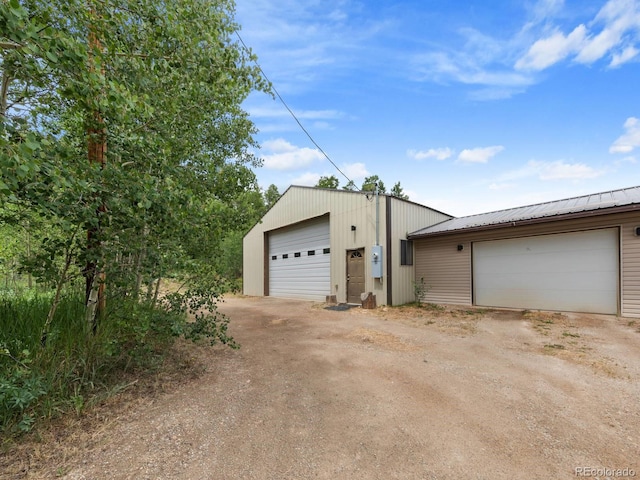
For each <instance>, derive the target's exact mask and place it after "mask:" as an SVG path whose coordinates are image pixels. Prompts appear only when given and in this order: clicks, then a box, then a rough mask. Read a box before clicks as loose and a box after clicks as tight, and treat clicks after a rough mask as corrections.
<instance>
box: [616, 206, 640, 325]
mask: <svg viewBox="0 0 640 480" xmlns="http://www.w3.org/2000/svg"><path fill="white" fill-rule="evenodd" d="M638 226H640V215H639V216H638V218H636V219H634V221H631V222H627V223H624V224H623V225H622V229H621V232H620V237H621V238H620V241H621V244H622V245H621V252H622V268H621V270H622V312H621V313H622V315H623V316H625V317H640V237H637V236H636V235H635V233H634V232H635V228H636V227H638Z"/></svg>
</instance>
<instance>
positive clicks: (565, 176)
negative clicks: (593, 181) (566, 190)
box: [529, 160, 604, 180]
mask: <svg viewBox="0 0 640 480" xmlns="http://www.w3.org/2000/svg"><path fill="white" fill-rule="evenodd" d="M529 163H530V165H531V166H532V167H533V168H534V169H535V170H537V171H538V178H539V179H540V180H583V179H586V178H596V177H599V176H600V175H602V174H603V173H604V172H602V171H598V170H594V169H593V168H592V167H590V166H589V165H585V164H584V163H565V162H563V161H562V160H558V161H555V162H536V161H532V162H529Z"/></svg>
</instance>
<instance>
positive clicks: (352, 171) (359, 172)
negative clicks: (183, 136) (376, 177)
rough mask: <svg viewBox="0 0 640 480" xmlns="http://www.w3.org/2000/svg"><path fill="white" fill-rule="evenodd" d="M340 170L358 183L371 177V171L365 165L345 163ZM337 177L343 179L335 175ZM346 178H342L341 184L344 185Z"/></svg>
mask: <svg viewBox="0 0 640 480" xmlns="http://www.w3.org/2000/svg"><path fill="white" fill-rule="evenodd" d="M340 170H342V171H343V172H344V174H345V175H346V176H347V177H349V178H350V179H351V180H353V181H354V182H356V183H358V182H357V180H364V177H367V176H369V175H370V173H369V171H368V170H367V167H366V166H365V164H364V163H360V162H358V163H343V164H342V165H341V166H340ZM334 175H336V176H337V177H342V176H341V175H339V172H338V174H334ZM343 180H346V179H344V177H342V178H340V183H343Z"/></svg>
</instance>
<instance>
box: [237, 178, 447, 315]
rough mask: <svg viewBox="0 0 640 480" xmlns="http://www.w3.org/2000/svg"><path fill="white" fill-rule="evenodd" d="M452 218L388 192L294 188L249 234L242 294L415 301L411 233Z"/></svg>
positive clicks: (398, 301) (358, 300)
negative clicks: (363, 296) (364, 295)
mask: <svg viewBox="0 0 640 480" xmlns="http://www.w3.org/2000/svg"><path fill="white" fill-rule="evenodd" d="M450 218H451V216H449V215H446V214H444V213H441V212H438V211H436V210H433V209H430V208H427V207H425V206H422V205H419V204H416V203H413V202H409V201H406V200H402V199H399V198H397V197H393V196H389V195H379V196H376V195H373V194H371V193H369V194H368V195H366V194H364V193H361V192H351V191H346V190H331V189H320V188H311V187H297V186H292V187H290V188H289V189H287V191H286V192H284V193H283V194H282V196H281V197H280V199H279V200H278V201H277V202H276V203H275V204H274V205H273V206H272V207H271V209H270V210H269V211H268V212H267V213H266V214H265V215H264V217H263V218H262V219H261V221H260V222H259V223H258V224H256V225H255V226H254V227H253V228H252V229H251V230H250V231H249V233H247V235H246V236H245V237H244V240H243V292H244V294H245V295H254V296H274V297H283V298H299V299H306V300H315V301H324V300H325V299H326V297H327V296H328V295H335V296H336V299H337V301H338V302H340V303H345V302H347V303H360V294H361V293H364V292H372V293H373V294H375V295H376V300H377V303H378V305H386V304H389V305H398V304H402V303H407V302H411V301H413V300H414V292H413V286H412V282H413V279H414V276H415V275H414V266H413V263H414V262H413V250H412V244H411V242H409V241H407V233H408V232H411V231H414V230H416V229H418V228H422V227H424V226H426V225H434V224H436V223H439V222H442V221H444V220H448V219H450Z"/></svg>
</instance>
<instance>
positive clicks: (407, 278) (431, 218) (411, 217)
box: [389, 197, 451, 305]
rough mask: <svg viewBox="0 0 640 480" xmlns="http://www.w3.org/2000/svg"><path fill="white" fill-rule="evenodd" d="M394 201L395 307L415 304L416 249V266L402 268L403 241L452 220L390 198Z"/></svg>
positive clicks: (393, 257)
mask: <svg viewBox="0 0 640 480" xmlns="http://www.w3.org/2000/svg"><path fill="white" fill-rule="evenodd" d="M389 200H390V201H391V248H390V251H391V259H392V270H391V278H392V300H393V304H394V305H402V304H404V303H409V302H413V301H415V295H414V291H413V281H414V278H415V265H416V248H415V245H414V255H413V265H400V240H404V239H406V238H407V234H408V233H411V232H415V231H416V230H418V229H420V228H424V227H427V226H429V225H434V224H436V223H440V222H443V221H445V220H448V219H450V218H451V217H450V216H449V215H446V214H444V213H441V212H438V211H435V210H431V209H427V208H424V207H423V206H421V205H416V204H413V203H407V202H403V201H401V200H398V199H394V198H391V197H389Z"/></svg>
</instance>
